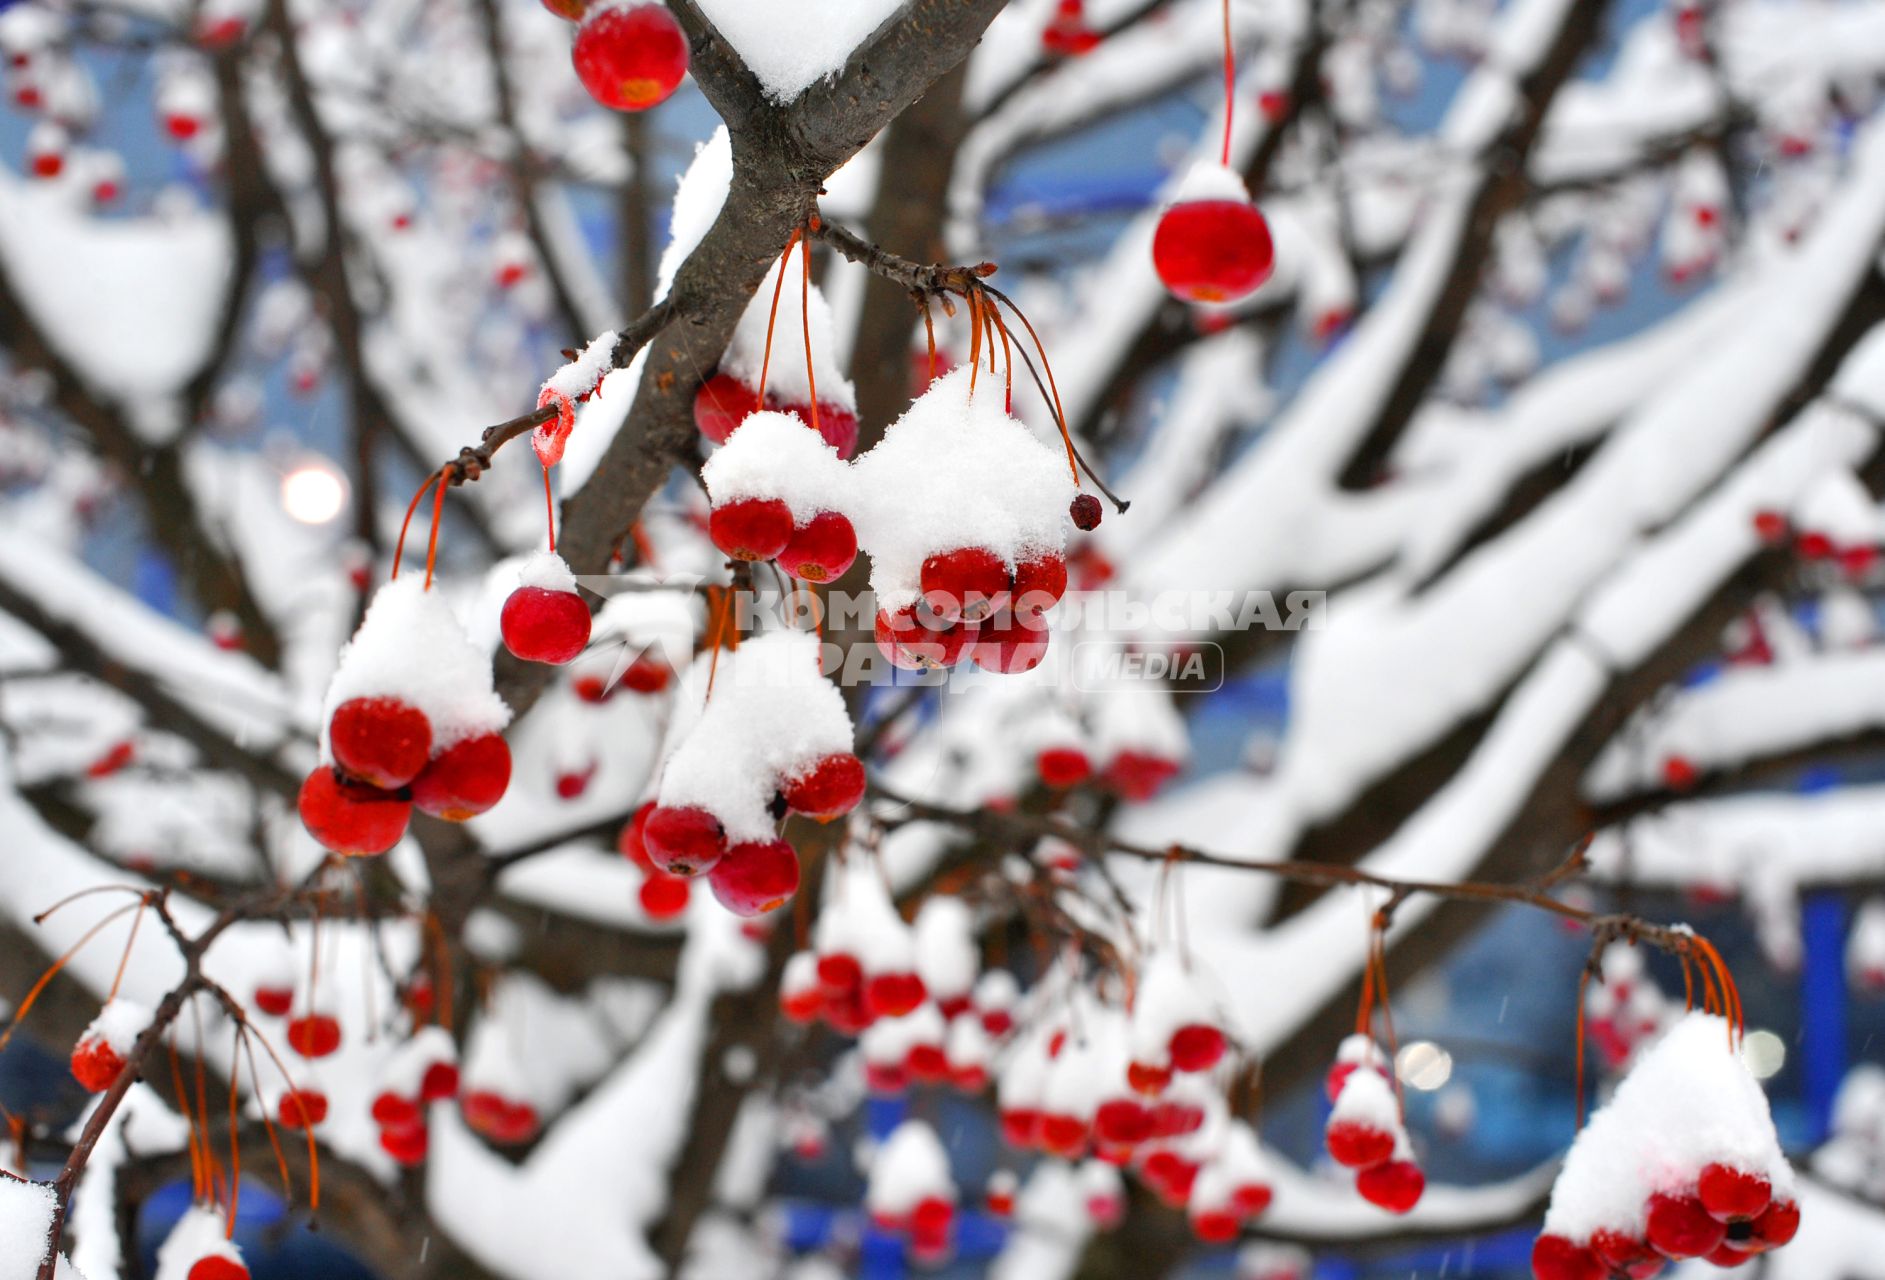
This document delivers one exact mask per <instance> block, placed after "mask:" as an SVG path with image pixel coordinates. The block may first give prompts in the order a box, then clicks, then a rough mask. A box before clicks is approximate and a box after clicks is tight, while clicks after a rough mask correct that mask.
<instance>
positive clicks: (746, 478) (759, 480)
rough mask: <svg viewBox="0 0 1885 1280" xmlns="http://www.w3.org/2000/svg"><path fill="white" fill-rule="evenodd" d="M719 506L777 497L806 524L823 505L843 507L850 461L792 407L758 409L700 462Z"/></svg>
mask: <svg viewBox="0 0 1885 1280" xmlns="http://www.w3.org/2000/svg"><path fill="white" fill-rule="evenodd" d="M700 479H701V482H702V483H703V484H705V485H706V486H707V495H708V497H710V498H711V499H712V500H713V502H714V505H715V506H719V505H722V504H724V503H728V502H737V501H738V500H740V499H741V498H777V499H779V500H780V501H782V502H784V503H785V505H786V506H788V507H790V508H791V509H792V518H793V520H794V521H796V522H797V523H798V524H801V525H802V524H804V523H805V522H806V521H807V520H810V519H811V518H812V517H813V516H815V515H817V514H818V513H819V512H821V511H837V512H840V513H842V512H844V511H846V510H848V509H849V508H850V506H851V505H852V503H851V500H850V488H851V466H850V464H849V463H847V462H845V461H844V460H843V459H841V458H839V457H838V451H837V450H836V449H834V448H832V447H831V446H830V445H829V444H827V443H825V441H824V439H823V437H821V436H820V435H819V434H818V433H817V432H816V431H813V430H811V428H810V427H809V425H808V424H806V423H804V422H801V421H799V419H798V418H797V417H795V416H794V415H792V414H789V413H770V412H768V413H754V414H750V415H748V417H747V418H746V419H745V420H744V421H743V422H741V423H740V426H739V429H738V430H737V431H735V432H734V433H733V434H732V436H731V437H729V438H728V440H727V442H726V443H725V444H723V445H721V446H720V447H719V448H718V449H715V450H714V452H713V456H712V457H710V458H708V459H707V461H706V462H705V463H703V464H702V465H701V468H700Z"/></svg>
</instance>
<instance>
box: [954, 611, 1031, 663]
mask: <svg viewBox="0 0 1885 1280" xmlns="http://www.w3.org/2000/svg"><path fill="white" fill-rule="evenodd" d="M1047 643H1048V631H1047V624H1046V622H1045V621H1044V620H1043V619H1042V618H1041V617H1040V615H1038V614H1036V615H1034V616H1032V617H1025V618H1024V617H1021V616H1019V615H1017V614H1015V613H1013V612H1011V611H1008V610H1003V612H1002V613H1001V614H1000V615H999V616H998V617H995V618H991V619H989V620H988V621H987V622H984V623H983V624H982V625H981V627H980V628H979V629H978V630H977V632H976V634H975V646H974V648H972V649H971V650H970V651H969V656H970V658H972V659H973V660H974V662H975V665H976V666H978V667H980V668H981V669H982V670H984V671H993V672H995V673H997V674H998V675H1010V676H1011V675H1019V674H1020V673H1022V672H1023V671H1032V670H1034V668H1036V667H1038V666H1040V665H1041V662H1042V660H1043V659H1045V658H1046V657H1047Z"/></svg>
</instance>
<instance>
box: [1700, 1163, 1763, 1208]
mask: <svg viewBox="0 0 1885 1280" xmlns="http://www.w3.org/2000/svg"><path fill="white" fill-rule="evenodd" d="M1695 1191H1696V1195H1697V1197H1698V1198H1699V1199H1700V1200H1701V1202H1702V1207H1703V1208H1704V1209H1706V1210H1708V1212H1709V1214H1710V1215H1711V1216H1712V1217H1715V1218H1718V1219H1720V1220H1721V1221H1723V1222H1729V1221H1733V1220H1735V1219H1748V1218H1753V1217H1756V1216H1758V1215H1759V1214H1760V1212H1761V1210H1763V1209H1765V1208H1767V1205H1768V1202H1769V1201H1771V1200H1772V1199H1773V1198H1774V1188H1773V1186H1772V1184H1770V1183H1769V1182H1768V1181H1767V1179H1766V1178H1763V1177H1762V1176H1761V1175H1759V1174H1758V1173H1743V1172H1741V1171H1740V1170H1739V1169H1731V1168H1729V1167H1728V1166H1727V1165H1725V1164H1710V1165H1708V1166H1706V1167H1705V1168H1703V1170H1702V1174H1701V1177H1700V1178H1698V1179H1697V1180H1696V1186H1695Z"/></svg>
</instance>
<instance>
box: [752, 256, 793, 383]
mask: <svg viewBox="0 0 1885 1280" xmlns="http://www.w3.org/2000/svg"><path fill="white" fill-rule="evenodd" d="M798 242H799V233H798V228H797V227H794V228H793V229H792V238H791V239H790V240H787V241H786V242H785V252H784V253H783V254H781V255H779V276H778V278H777V279H776V280H774V281H773V282H772V313H771V314H770V315H768V316H767V317H766V353H765V354H764V355H763V356H761V357H760V360H759V403H758V404H756V405H754V406H753V412H754V413H759V412H761V411H762V410H764V409H765V407H766V374H767V373H768V372H769V371H770V370H771V368H772V331H773V330H774V329H775V328H776V327H777V326H778V324H779V294H780V292H781V291H782V290H783V289H784V288H785V264H786V263H788V262H790V261H791V260H792V246H794V245H796V244H797V243H798Z"/></svg>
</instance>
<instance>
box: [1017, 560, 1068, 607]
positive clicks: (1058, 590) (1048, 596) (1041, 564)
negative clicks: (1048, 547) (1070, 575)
mask: <svg viewBox="0 0 1885 1280" xmlns="http://www.w3.org/2000/svg"><path fill="white" fill-rule="evenodd" d="M1066 594H1067V562H1066V561H1065V560H1063V559H1061V558H1060V557H1059V556H1036V557H1034V558H1033V559H1032V560H1023V561H1022V562H1021V563H1020V564H1018V565H1016V566H1015V571H1014V601H1013V603H1014V611H1015V613H1016V615H1018V616H1022V617H1033V616H1035V615H1037V614H1041V613H1045V612H1046V611H1047V610H1049V609H1051V608H1053V607H1054V606H1055V605H1056V604H1058V603H1060V598H1061V597H1062V596H1064V595H1066Z"/></svg>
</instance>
